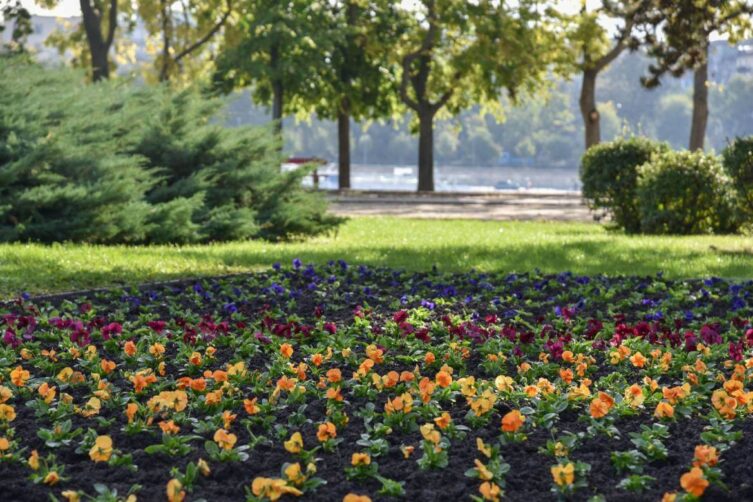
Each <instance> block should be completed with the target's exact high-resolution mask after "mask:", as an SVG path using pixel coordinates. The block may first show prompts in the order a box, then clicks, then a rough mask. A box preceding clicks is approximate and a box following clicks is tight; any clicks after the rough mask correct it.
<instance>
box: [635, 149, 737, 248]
mask: <svg viewBox="0 0 753 502" xmlns="http://www.w3.org/2000/svg"><path fill="white" fill-rule="evenodd" d="M638 204H639V210H640V216H641V229H642V231H643V232H645V233H651V234H711V233H732V232H735V231H737V229H738V228H739V224H738V219H737V215H736V207H735V206H736V201H735V194H734V190H733V188H732V184H731V181H730V179H729V178H728V177H727V176H726V175H725V174H724V171H723V169H722V165H721V162H720V160H719V158H718V157H716V156H713V155H707V154H704V153H703V152H688V151H679V152H672V151H668V152H663V153H659V154H656V155H654V156H653V157H652V158H651V161H650V162H647V163H646V164H643V165H642V166H641V167H640V168H639V169H638Z"/></svg>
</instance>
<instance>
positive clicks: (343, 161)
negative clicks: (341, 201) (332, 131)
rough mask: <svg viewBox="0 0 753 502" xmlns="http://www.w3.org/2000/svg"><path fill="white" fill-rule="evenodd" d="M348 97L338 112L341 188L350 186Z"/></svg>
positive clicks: (339, 177)
mask: <svg viewBox="0 0 753 502" xmlns="http://www.w3.org/2000/svg"><path fill="white" fill-rule="evenodd" d="M349 108H350V107H349V103H348V98H343V100H342V101H341V103H340V111H339V112H338V114H337V148H338V169H337V179H338V187H339V188H340V190H345V189H348V188H350V113H349Z"/></svg>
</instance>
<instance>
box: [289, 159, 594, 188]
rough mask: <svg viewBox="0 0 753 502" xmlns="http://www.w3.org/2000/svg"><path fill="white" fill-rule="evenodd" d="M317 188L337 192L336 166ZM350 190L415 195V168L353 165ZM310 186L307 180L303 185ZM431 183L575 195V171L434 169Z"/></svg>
mask: <svg viewBox="0 0 753 502" xmlns="http://www.w3.org/2000/svg"><path fill="white" fill-rule="evenodd" d="M318 174H319V187H320V188H325V189H335V188H337V165H336V164H334V163H330V164H327V165H326V166H323V167H322V168H320V169H319V170H318ZM350 182H351V187H352V188H354V189H358V190H395V191H415V190H416V185H417V168H416V166H395V165H374V164H353V165H352V166H351V180H350ZM304 183H305V184H306V185H309V186H310V185H311V184H312V180H311V178H309V179H308V180H306V181H305V182H304ZM434 183H435V188H436V191H438V192H491V191H498V190H504V191H509V190H515V191H524V190H536V191H553V192H560V191H579V190H580V187H581V183H580V179H579V178H578V171H577V170H574V169H559V168H540V167H502V166H500V167H472V166H466V167H460V166H437V167H435V169H434Z"/></svg>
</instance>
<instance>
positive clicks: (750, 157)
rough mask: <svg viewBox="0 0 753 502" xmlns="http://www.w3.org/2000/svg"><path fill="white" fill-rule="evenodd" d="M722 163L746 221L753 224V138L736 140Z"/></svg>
mask: <svg viewBox="0 0 753 502" xmlns="http://www.w3.org/2000/svg"><path fill="white" fill-rule="evenodd" d="M722 161H723V164H724V170H725V171H726V172H727V174H728V175H729V177H730V178H732V184H733V185H734V186H735V189H736V190H737V195H738V197H739V201H740V206H741V208H742V210H743V212H744V213H745V216H746V220H747V221H748V222H753V136H748V137H745V138H736V139H735V140H734V141H733V142H732V143H730V144H729V145H728V146H727V148H725V149H724V151H723V152H722Z"/></svg>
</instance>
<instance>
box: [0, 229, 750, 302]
mask: <svg viewBox="0 0 753 502" xmlns="http://www.w3.org/2000/svg"><path fill="white" fill-rule="evenodd" d="M293 258H301V259H302V260H303V261H304V262H318V263H321V262H326V261H327V260H333V259H341V258H342V259H345V260H347V261H348V262H350V263H353V264H361V263H363V264H369V265H386V266H391V267H398V268H400V267H402V268H406V269H410V270H426V269H429V268H431V266H432V265H437V266H438V267H439V268H440V269H441V270H444V271H461V270H468V269H470V268H474V267H475V268H477V269H479V270H488V271H510V272H522V271H527V270H532V269H534V268H539V269H541V270H543V271H546V272H562V271H572V272H575V273H579V274H600V273H606V274H629V275H636V274H637V275H646V274H655V273H656V272H659V271H663V272H664V273H665V276H667V277H678V278H679V277H704V276H720V277H728V278H751V277H753V239H752V238H750V237H742V236H717V237H710V236H709V237H705V236H704V237H698V236H694V237H649V236H625V235H621V234H618V233H612V232H608V231H606V230H604V229H603V228H602V227H601V226H599V225H596V224H588V223H548V222H494V221H471V220H462V221H461V220H407V219H399V218H388V217H384V218H353V219H351V220H350V221H348V222H347V223H346V224H345V225H343V226H342V227H341V229H340V230H339V232H338V233H337V234H336V235H331V236H328V237H320V238H317V239H313V240H309V241H306V242H293V243H283V244H271V243H267V242H243V243H228V244H213V245H197V246H137V247H129V246H89V245H79V244H63V245H54V246H43V245H36V244H3V245H0V297H2V298H8V297H12V296H15V295H17V294H19V293H21V292H29V293H32V294H40V293H49V292H62V291H70V290H75V289H85V288H94V287H104V286H111V285H115V284H135V283H140V282H147V281H156V280H166V279H175V278H183V277H196V276H205V275H220V274H229V273H238V272H247V271H253V270H259V269H265V268H268V267H270V266H271V265H272V264H273V263H274V262H276V261H279V262H283V263H289V262H290V261H291V260H292V259H293Z"/></svg>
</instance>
